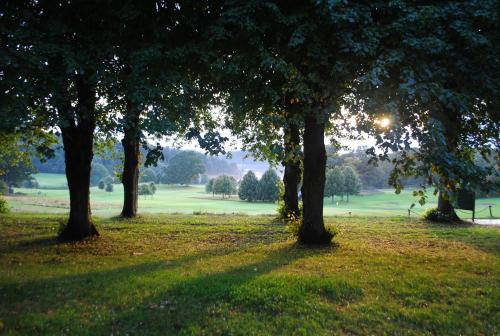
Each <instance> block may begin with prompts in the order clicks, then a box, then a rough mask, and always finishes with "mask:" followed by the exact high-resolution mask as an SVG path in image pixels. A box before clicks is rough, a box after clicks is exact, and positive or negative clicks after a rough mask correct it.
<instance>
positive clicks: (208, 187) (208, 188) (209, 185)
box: [205, 178, 215, 196]
mask: <svg viewBox="0 0 500 336" xmlns="http://www.w3.org/2000/svg"><path fill="white" fill-rule="evenodd" d="M214 182H215V178H211V179H210V180H208V182H207V184H206V185H205V192H207V193H212V196H213V195H215V192H214Z"/></svg>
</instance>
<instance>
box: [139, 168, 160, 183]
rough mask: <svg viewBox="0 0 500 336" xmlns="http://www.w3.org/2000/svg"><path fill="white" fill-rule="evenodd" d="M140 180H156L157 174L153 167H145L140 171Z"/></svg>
mask: <svg viewBox="0 0 500 336" xmlns="http://www.w3.org/2000/svg"><path fill="white" fill-rule="evenodd" d="M140 180H141V182H156V180H157V176H156V173H155V172H154V170H153V169H151V168H146V169H144V170H143V171H142V174H141V178H140Z"/></svg>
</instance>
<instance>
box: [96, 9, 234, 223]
mask: <svg viewBox="0 0 500 336" xmlns="http://www.w3.org/2000/svg"><path fill="white" fill-rule="evenodd" d="M115 5H116V7H117V8H118V10H116V11H115V15H114V16H113V19H114V20H115V21H114V22H115V23H116V26H114V29H113V30H112V35H113V42H114V45H113V47H114V53H115V55H114V58H113V61H112V62H110V65H111V66H110V67H109V69H110V73H112V74H113V76H108V78H109V80H108V81H107V82H106V89H107V100H108V102H109V104H110V105H111V106H112V108H113V109H114V110H116V111H120V112H121V115H122V117H121V118H119V120H118V129H119V131H120V132H121V133H123V139H122V141H121V142H122V146H123V149H124V164H123V174H122V183H123V187H124V203H123V209H122V213H121V215H122V216H123V217H134V216H135V215H136V213H137V192H138V190H137V188H138V180H139V164H140V160H139V157H140V145H141V144H142V145H143V147H147V148H149V146H148V145H147V141H146V135H149V136H151V135H153V136H157V137H163V136H169V137H183V136H185V137H187V138H188V139H196V140H198V143H199V145H200V147H201V148H203V149H205V150H206V151H207V152H209V153H211V154H216V153H219V152H222V151H223V149H222V147H220V142H221V141H224V139H225V138H224V137H221V136H220V135H219V134H218V132H215V131H213V129H214V127H215V126H216V124H215V123H213V122H212V120H211V119H212V115H211V113H210V107H209V105H210V104H211V102H212V101H213V100H214V99H215V98H216V95H214V94H212V92H211V89H210V87H208V86H207V85H206V84H205V81H204V80H203V79H202V73H203V72H204V68H205V67H204V66H203V60H204V56H205V54H206V50H205V48H203V46H204V43H203V42H204V41H203V40H202V39H201V32H203V31H204V29H203V27H201V28H200V26H199V25H200V24H202V22H199V21H204V20H205V19H210V18H211V16H213V15H214V14H212V13H215V11H214V6H212V5H211V4H210V3H206V2H205V3H199V2H197V1H183V2H182V3H179V4H175V5H171V4H170V3H168V2H167V3H166V2H158V1H139V2H130V3H127V4H126V5H123V2H121V1H116V3H115ZM202 130H204V131H206V133H205V134H204V135H202V133H201V131H202ZM160 158H161V151H160V148H159V145H157V146H156V147H155V148H152V149H150V150H149V151H148V153H147V154H146V157H145V162H144V165H145V166H146V167H148V166H150V165H156V163H157V161H158V160H159V159H160ZM189 182H191V181H186V183H189Z"/></svg>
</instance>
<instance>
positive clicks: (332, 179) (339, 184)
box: [325, 167, 345, 202]
mask: <svg viewBox="0 0 500 336" xmlns="http://www.w3.org/2000/svg"><path fill="white" fill-rule="evenodd" d="M344 184H345V180H344V174H343V173H342V170H340V168H339V167H335V168H333V169H329V170H328V171H327V173H326V183H325V196H326V197H331V198H332V202H333V200H334V197H335V195H342V193H343V192H344Z"/></svg>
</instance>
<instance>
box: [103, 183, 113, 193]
mask: <svg viewBox="0 0 500 336" xmlns="http://www.w3.org/2000/svg"><path fill="white" fill-rule="evenodd" d="M104 190H105V191H106V192H113V184H112V183H108V184H106V188H104Z"/></svg>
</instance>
